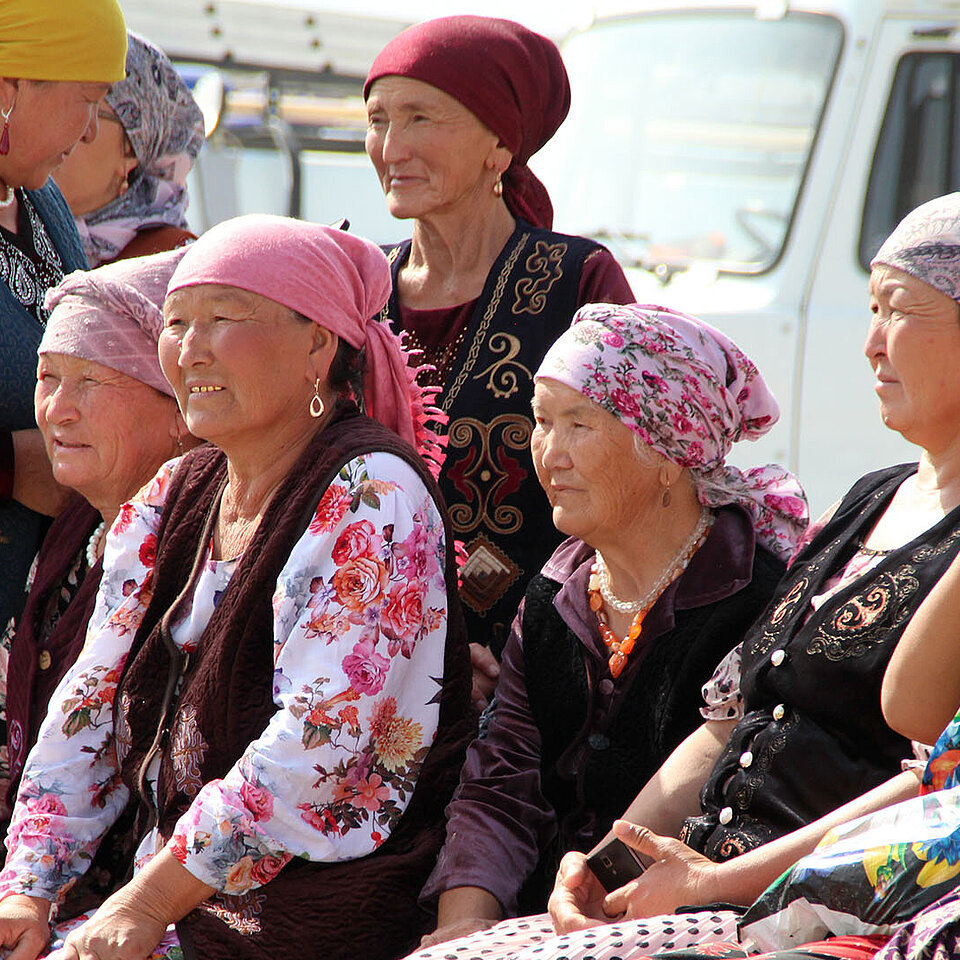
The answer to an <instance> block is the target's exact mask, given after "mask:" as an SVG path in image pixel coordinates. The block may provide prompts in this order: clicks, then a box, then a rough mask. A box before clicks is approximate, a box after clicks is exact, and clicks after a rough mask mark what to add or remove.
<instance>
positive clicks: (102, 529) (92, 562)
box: [87, 520, 107, 570]
mask: <svg viewBox="0 0 960 960" xmlns="http://www.w3.org/2000/svg"><path fill="white" fill-rule="evenodd" d="M106 532H107V523H106V521H105V520H104V521H101V523H100V526H99V527H97V529H96V530H94V531H93V534H92V536H91V537H90V542H89V543H88V544H87V569H88V570H89V569H90V568H91V567H93V566H96V563H97V561H98V560H99V559H100V544H101V543H103V538H104V536H105V535H106Z"/></svg>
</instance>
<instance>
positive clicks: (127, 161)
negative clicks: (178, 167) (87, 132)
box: [53, 103, 137, 217]
mask: <svg viewBox="0 0 960 960" xmlns="http://www.w3.org/2000/svg"><path fill="white" fill-rule="evenodd" d="M97 119H98V121H99V132H98V133H97V137H96V139H95V140H93V141H92V142H91V143H87V142H84V141H83V140H81V141H80V143H78V144H77V145H76V146H75V147H74V148H73V150H72V151H71V152H70V155H69V156H68V157H67V159H66V160H64V161H63V163H62V164H60V167H59V168H58V169H57V171H56V172H55V173H54V176H53V178H54V180H56V182H57V186H58V187H59V188H60V192H61V193H62V194H63V198H64V200H66V201H67V204H68V205H69V206H70V212H71V213H72V214H73V215H74V216H75V217H83V216H86V215H87V214H88V213H93V212H94V211H95V210H99V209H100V208H101V207H105V206H106V205H107V204H108V203H110V202H111V201H113V200H115V199H116V198H117V197H119V196H120V194H121V193H123V192H125V190H126V188H127V185H128V184H127V177H128V176H129V175H130V174H131V173H132V172H133V170H135V169H136V166H137V155H136V154H135V153H134V152H133V146H132V145H131V143H130V140H129V138H128V137H127V134H126V131H125V130H124V129H123V124H121V123H120V119H119V118H118V117H117V115H116V113H115V112H114V111H113V108H112V107H111V106H110V105H109V104H108V103H104V104H102V105H101V107H100V110H99V112H98V114H97Z"/></svg>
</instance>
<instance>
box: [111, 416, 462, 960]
mask: <svg viewBox="0 0 960 960" xmlns="http://www.w3.org/2000/svg"><path fill="white" fill-rule="evenodd" d="M373 451H384V452H387V453H392V454H394V455H395V456H398V457H400V458H401V459H402V460H404V461H405V462H406V463H408V464H409V465H410V466H411V467H413V469H414V470H416V471H417V473H418V475H419V476H420V477H421V479H422V480H423V482H424V484H425V485H426V487H427V489H428V490H429V491H430V493H431V495H432V496H433V498H434V499H435V501H436V502H437V504H438V505H440V507H441V512H442V513H445V511H444V510H443V507H442V498H441V496H440V493H439V490H438V489H437V486H436V483H435V482H434V480H433V478H432V477H431V476H430V474H429V472H428V471H427V469H426V467H425V466H424V464H423V462H422V461H421V460H420V458H419V457H418V456H417V454H416V453H415V451H414V450H413V449H412V448H411V447H410V446H408V445H407V444H405V443H404V442H403V441H401V440H400V439H399V438H398V437H396V436H395V435H394V434H393V433H392V432H390V431H389V430H387V429H386V428H384V427H383V426H381V425H380V424H379V423H377V422H375V421H373V420H370V419H369V418H367V417H364V416H362V415H360V414H359V413H357V411H356V409H355V408H350V409H346V410H343V411H341V412H340V413H339V415H338V417H337V418H336V419H335V420H334V421H333V422H331V423H330V424H329V425H328V426H327V427H325V428H324V429H323V430H322V432H321V433H319V434H318V435H317V437H315V438H314V440H313V441H312V442H311V444H310V446H309V447H308V448H307V450H306V451H305V452H304V454H303V456H302V457H301V458H300V460H299V461H298V462H297V464H296V465H295V466H294V468H293V469H292V470H291V472H290V474H289V475H288V477H287V479H286V480H285V481H284V483H283V485H282V486H281V488H280V490H279V491H278V492H277V493H276V495H275V496H274V497H273V500H272V501H271V503H270V505H269V507H268V509H267V512H266V514H265V515H264V518H263V520H262V521H261V523H260V526H259V528H258V530H257V532H256V534H255V535H254V538H253V540H252V542H251V543H250V545H249V547H248V548H247V550H246V551H245V553H244V555H243V557H242V558H241V560H240V561H239V562H238V564H237V569H236V571H235V572H234V575H233V577H232V578H231V581H230V584H229V586H228V587H227V589H226V590H225V591H224V593H223V596H222V597H221V599H220V601H219V603H218V605H217V607H216V610H215V611H214V614H213V615H212V616H211V619H210V622H209V623H208V624H207V627H206V629H205V630H204V632H203V635H202V636H201V639H200V642H199V646H198V649H197V651H196V652H195V653H194V654H193V655H192V656H190V657H189V658H186V657H185V656H184V655H182V654H181V653H180V652H179V651H178V650H177V649H176V647H175V645H174V643H173V640H172V638H171V636H170V631H169V625H168V621H170V620H171V619H174V618H171V617H170V616H169V615H168V616H164V615H165V614H166V613H167V611H169V610H170V608H171V606H172V605H173V604H174V602H175V601H176V598H177V596H178V594H179V593H180V592H181V590H183V588H184V586H185V585H186V584H187V583H188V581H189V579H190V576H191V571H192V567H193V563H194V558H195V557H196V555H197V552H198V549H199V541H200V538H201V537H202V536H203V531H204V529H205V528H206V524H207V518H208V516H209V514H210V511H211V509H212V508H213V507H214V506H215V504H216V502H217V500H218V498H219V495H220V492H221V490H222V488H223V484H224V482H225V479H226V458H225V457H224V455H223V454H222V453H221V452H220V451H218V450H216V449H215V448H210V447H206V448H198V449H197V450H195V451H193V452H191V453H190V454H188V455H187V456H186V457H185V458H184V460H183V461H182V463H181V466H180V467H179V468H178V470H177V472H176V475H175V476H174V478H173V480H172V483H171V488H170V492H169V495H168V498H167V503H166V507H165V509H164V515H163V518H162V521H161V525H160V530H159V533H158V543H157V558H156V568H155V574H154V594H153V597H152V599H151V601H150V604H149V607H148V609H147V613H146V616H145V618H144V621H143V624H142V626H141V627H140V630H139V631H138V632H137V636H136V638H135V640H134V643H133V646H132V649H131V652H130V655H129V658H128V662H127V667H126V670H125V673H124V676H123V678H122V679H121V681H120V684H119V686H118V689H117V697H116V734H117V751H118V755H119V757H120V763H121V775H122V777H123V779H124V781H125V782H126V783H127V785H128V786H129V787H130V788H131V790H132V791H134V792H135V793H137V794H138V795H139V796H140V798H141V801H142V804H143V815H142V816H141V822H140V829H141V831H142V830H146V829H148V828H149V826H150V825H151V822H156V823H157V824H158V826H159V829H160V833H161V836H162V837H163V838H164V839H165V840H166V839H168V838H169V837H170V835H171V834H172V832H173V828H174V826H175V824H176V821H177V820H178V818H179V817H180V816H181V815H182V814H183V813H184V811H185V810H186V809H187V807H188V806H189V805H190V802H191V799H192V796H188V795H187V793H186V792H185V790H187V791H189V790H190V786H189V785H187V786H186V787H185V788H184V787H182V786H181V787H178V785H177V778H176V775H175V771H174V768H173V765H172V762H171V751H170V749H169V740H170V737H169V731H170V730H171V729H172V728H174V726H175V724H176V721H177V717H178V716H182V715H183V714H184V711H191V712H192V713H193V714H194V715H195V717H196V724H197V729H198V730H199V733H200V735H201V736H202V738H203V741H204V742H205V743H206V744H207V747H206V749H205V751H204V752H203V754H202V756H200V757H199V758H198V765H199V774H200V780H201V781H203V782H207V781H209V780H213V779H216V778H219V777H223V776H224V775H225V774H226V773H227V772H228V771H229V770H230V768H231V767H232V766H233V765H234V763H235V762H236V761H237V760H238V759H239V757H240V756H241V754H242V753H243V751H244V749H245V748H246V746H247V744H248V743H250V742H251V741H252V740H254V739H255V738H256V737H257V736H259V734H260V733H261V732H262V731H263V729H264V727H265V726H266V724H267V722H268V721H269V719H270V717H271V716H272V714H273V713H274V712H275V710H276V705H275V704H274V702H273V611H272V604H271V601H272V596H273V593H274V590H275V587H276V582H277V577H278V575H279V573H280V571H281V570H282V568H283V565H284V564H285V563H286V560H287V558H288V557H289V555H290V551H291V549H292V548H293V546H294V545H295V544H296V542H297V540H299V538H300V536H301V535H302V534H303V532H304V531H305V530H306V528H307V524H308V523H309V521H310V519H311V518H312V517H313V515H314V512H315V510H316V506H317V503H318V502H319V499H320V497H321V496H322V494H323V493H324V491H325V490H326V489H327V487H328V486H329V484H330V482H331V481H332V480H333V478H334V477H335V476H336V475H337V473H338V471H339V470H340V469H341V467H342V466H343V465H344V464H345V463H347V462H348V461H349V460H351V459H353V458H354V457H356V456H358V455H360V454H362V453H369V452H373ZM446 557H447V570H446V576H447V583H448V585H449V586H448V589H447V601H448V604H449V619H448V632H447V642H446V652H445V658H444V678H443V686H442V689H441V692H440V694H439V695H438V696H439V698H440V717H439V729H438V731H437V735H436V739H435V741H434V743H433V745H432V747H431V749H430V752H429V753H428V755H427V759H426V761H425V762H424V765H423V768H422V771H421V774H420V777H419V780H418V782H417V786H416V789H415V790H414V793H413V796H412V798H411V800H410V803H409V806H408V807H407V810H406V812H405V813H404V815H403V817H402V818H401V819H400V822H399V824H398V825H397V827H396V829H395V830H394V831H393V833H392V834H391V835H390V837H389V838H388V839H387V841H386V842H385V843H384V844H383V845H382V846H381V847H380V848H379V849H378V850H376V851H375V852H374V853H372V854H370V855H369V856H367V857H364V858H361V859H358V860H351V861H345V862H339V863H312V862H309V861H307V860H305V859H303V858H300V857H295V858H294V859H293V860H292V861H291V862H290V863H289V864H288V865H287V866H286V867H285V868H284V869H283V870H282V871H281V872H280V874H279V875H278V876H276V877H275V878H274V879H273V880H271V881H270V882H269V883H267V884H265V885H264V886H262V887H258V888H256V889H254V890H252V891H250V892H249V893H247V894H244V895H241V896H226V895H223V894H219V893H218V894H216V895H214V896H213V897H211V898H210V900H208V901H206V902H205V903H204V904H202V905H201V906H200V907H199V908H198V909H196V910H194V911H193V912H192V913H190V914H189V915H188V916H187V917H185V918H184V919H183V920H182V921H180V923H178V924H177V930H178V933H179V935H180V938H181V942H182V944H183V947H184V953H185V956H187V957H188V958H189V957H196V958H202V960H212V958H219V957H223V958H227V957H229V958H231V960H246V958H250V960H254V958H257V960H262V958H267V957H288V956H289V957H296V956H304V955H307V954H309V955H317V956H323V957H328V958H331V960H334V958H340V957H343V958H347V957H351V958H352V957H358V956H361V957H365V958H372V960H390V958H394V957H398V956H402V955H403V954H405V953H407V952H408V951H409V950H410V949H411V948H412V947H413V946H415V945H416V943H417V940H418V938H419V936H420V935H421V933H422V932H423V930H424V929H425V927H426V926H427V925H428V921H429V918H428V917H427V916H426V915H425V914H423V913H422V912H421V911H419V910H418V908H417V894H418V893H419V891H420V887H421V886H422V885H423V883H424V881H425V879H426V877H427V874H428V873H429V871H430V869H431V868H432V866H433V863H434V861H435V859H436V855H437V852H438V850H439V847H440V844H441V842H442V838H443V823H444V818H443V809H444V806H445V804H446V802H447V801H448V800H449V798H450V795H451V793H452V792H453V788H454V787H455V785H456V783H457V778H458V775H459V771H460V764H461V762H462V759H463V752H464V749H465V747H466V743H467V742H468V741H469V739H470V736H471V734H472V732H473V730H475V718H474V717H473V716H472V714H471V711H470V706H469V695H470V668H469V660H468V654H467V647H466V639H465V631H464V628H463V618H462V614H461V611H460V608H459V604H458V601H457V594H456V583H457V579H456V572H455V568H454V550H453V542H452V539H451V536H450V531H449V528H447V529H446ZM185 661H187V662H185ZM181 675H182V677H183V679H182V682H181V684H180V690H179V693H178V694H177V697H176V701H175V702H171V704H170V706H169V707H168V708H167V709H166V710H165V709H164V700H165V699H170V697H169V694H170V691H171V690H172V689H173V687H174V686H175V685H176V683H177V680H178V679H179V678H180V677H181ZM472 725H473V730H472V729H471V726H472ZM154 743H156V744H158V746H159V749H160V751H161V762H160V773H159V781H158V785H157V796H156V798H153V797H151V796H149V795H147V794H149V792H150V791H149V787H144V786H143V785H142V784H141V782H140V771H141V767H142V766H144V765H145V761H148V760H149V754H150V750H151V746H152V745H153V744H154ZM181 782H182V778H181Z"/></svg>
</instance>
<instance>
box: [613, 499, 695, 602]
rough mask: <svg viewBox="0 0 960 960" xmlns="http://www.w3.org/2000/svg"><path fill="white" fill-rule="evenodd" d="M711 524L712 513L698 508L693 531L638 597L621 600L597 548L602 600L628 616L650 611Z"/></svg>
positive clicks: (683, 567) (691, 556) (691, 557)
mask: <svg viewBox="0 0 960 960" xmlns="http://www.w3.org/2000/svg"><path fill="white" fill-rule="evenodd" d="M712 524H713V514H712V513H711V512H710V511H709V510H708V509H707V508H706V507H701V508H700V519H699V520H698V521H697V525H696V526H695V527H694V528H693V532H692V533H691V534H690V536H689V537H687V539H686V540H685V541H684V543H683V546H682V547H680V549H679V551H678V552H677V555H676V556H675V557H674V558H673V560H671V561H670V563H669V564H667V567H666V569H665V570H664V571H663V573H661V574H660V576H659V577H658V578H657V582H656V583H655V584H654V585H653V586H652V587H651V588H650V589H649V590H648V591H647V593H645V594H644V595H643V596H642V597H640V598H639V599H637V600H621V599H620V598H619V597H618V596H617V595H616V594H615V593H614V592H613V589H612V588H611V586H610V571H609V570H608V569H607V564H606V561H605V560H604V559H603V555H602V554H601V553H600V551H599V550H598V551H597V577H598V579H599V581H600V596H601V597H603V602H604V603H605V604H606V605H607V606H608V607H612V608H613V609H614V610H616V611H617V613H624V614H627V615H628V616H634V615H636V614H638V613H639V612H640V611H641V610H649V609H650V607H651V606H653V604H654V603H655V602H656V600H657V598H658V597H659V596H660V594H661V593H663V591H664V590H666V588H667V587H668V586H669V585H670V584H671V583H673V581H674V580H676V579H677V577H679V576H680V574H681V573H683V571H684V570H686V569H687V565H688V564H689V563H690V561H691V560H692V559H693V555H694V554H695V553H696V552H697V550H699V549H700V545H701V544H702V543H703V541H704V540H705V539H706V536H707V531H708V530H709V529H710V527H711V526H712Z"/></svg>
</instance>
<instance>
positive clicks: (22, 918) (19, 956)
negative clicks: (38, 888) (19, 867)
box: [0, 894, 50, 960]
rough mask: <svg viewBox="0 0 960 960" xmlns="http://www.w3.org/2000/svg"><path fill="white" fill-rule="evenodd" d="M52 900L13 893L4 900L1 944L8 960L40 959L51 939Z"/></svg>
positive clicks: (0, 911) (0, 904) (0, 913)
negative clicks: (9, 949)
mask: <svg viewBox="0 0 960 960" xmlns="http://www.w3.org/2000/svg"><path fill="white" fill-rule="evenodd" d="M49 917H50V901H49V900H44V899H42V898H40V897H27V896H22V895H21V894H13V895H12V896H9V897H4V899H3V901H2V902H0V945H2V946H4V947H13V950H11V951H10V953H9V954H7V958H8V960H36V958H37V957H39V956H40V954H41V952H42V951H43V950H44V948H45V947H46V945H47V941H48V940H49V939H50V922H49Z"/></svg>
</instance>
